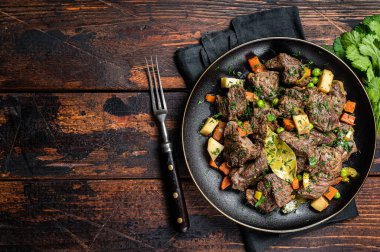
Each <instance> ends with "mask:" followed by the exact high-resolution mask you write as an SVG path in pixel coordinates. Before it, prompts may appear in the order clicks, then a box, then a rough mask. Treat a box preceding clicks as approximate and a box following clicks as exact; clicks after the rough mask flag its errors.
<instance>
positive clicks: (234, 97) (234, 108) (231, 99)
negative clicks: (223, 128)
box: [227, 87, 248, 121]
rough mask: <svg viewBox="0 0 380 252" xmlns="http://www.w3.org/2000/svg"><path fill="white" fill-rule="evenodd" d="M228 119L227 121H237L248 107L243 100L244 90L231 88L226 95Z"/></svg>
mask: <svg viewBox="0 0 380 252" xmlns="http://www.w3.org/2000/svg"><path fill="white" fill-rule="evenodd" d="M227 100H228V109H229V117H228V120H230V121H231V120H237V119H238V118H239V117H240V116H242V115H243V114H244V113H245V112H246V110H247V107H248V103H247V101H246V99H245V89H244V88H243V87H232V88H230V89H229V90H228V93H227Z"/></svg>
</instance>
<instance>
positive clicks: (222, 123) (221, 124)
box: [218, 121, 227, 129]
mask: <svg viewBox="0 0 380 252" xmlns="http://www.w3.org/2000/svg"><path fill="white" fill-rule="evenodd" d="M218 126H219V127H221V128H222V129H224V128H225V127H226V126H227V123H225V122H223V121H219V123H218Z"/></svg>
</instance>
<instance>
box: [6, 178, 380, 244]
mask: <svg viewBox="0 0 380 252" xmlns="http://www.w3.org/2000/svg"><path fill="white" fill-rule="evenodd" d="M162 186H163V185H162V184H161V181H160V180H154V179H153V180H95V181H83V180H61V181H54V182H52V181H45V182H44V181H17V182H12V181H9V182H4V181H3V182H0V204H1V214H0V222H1V225H0V231H1V232H0V233H1V235H0V248H1V245H2V246H8V247H12V246H15V247H17V248H29V249H33V250H50V249H67V250H73V249H77V250H81V249H85V250H87V249H91V250H97V251H100V250H106V249H107V250H111V251H114V250H123V251H124V250H128V251H135V250H137V249H139V250H144V251H151V250H160V249H169V250H211V251H220V250H221V251H242V250H243V244H242V240H241V237H240V231H239V228H238V226H237V225H235V224H234V223H232V222H231V221H230V220H228V219H227V218H225V217H224V216H222V215H221V214H220V213H218V212H217V211H216V210H215V209H213V208H212V207H211V205H209V204H208V203H207V201H206V200H205V199H204V198H203V197H202V196H201V194H200V193H199V192H198V190H197V189H196V187H195V185H194V184H193V183H192V182H191V181H188V180H186V181H184V182H183V186H184V192H185V197H186V202H187V205H188V210H189V214H190V221H191V228H190V230H189V231H188V232H187V233H185V234H178V233H176V232H175V231H174V229H173V228H172V227H171V225H170V222H169V220H168V219H169V217H168V211H167V210H168V209H167V207H166V204H165V198H164V195H163V192H162V190H163V188H162ZM379 189H380V178H379V177H371V178H369V179H368V180H367V182H366V184H365V186H364V187H363V190H362V191H361V192H360V193H359V195H358V197H357V204H358V208H359V212H360V216H359V217H357V218H355V219H353V220H350V221H345V222H342V223H339V224H336V225H333V226H328V227H324V228H321V229H319V230H316V231H313V232H310V233H307V232H306V233H305V234H303V235H302V234H301V235H299V236H297V237H295V238H291V239H289V240H285V241H282V242H281V243H279V244H277V245H276V246H275V247H272V248H273V249H278V250H284V249H287V250H294V249H300V250H302V249H305V248H309V249H321V248H330V249H331V248H334V249H336V250H344V249H352V250H355V251H356V250H362V251H364V250H367V251H368V250H374V249H378V248H379V247H380V239H379V236H380V209H379V207H378V204H379V202H380V190H379ZM343 197H344V195H343Z"/></svg>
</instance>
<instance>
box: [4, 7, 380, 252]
mask: <svg viewBox="0 0 380 252" xmlns="http://www.w3.org/2000/svg"><path fill="white" fill-rule="evenodd" d="M290 5H296V6H298V7H299V9H300V16H301V20H302V23H303V25H304V31H305V34H306V37H307V39H308V40H309V41H311V42H314V43H317V44H319V45H326V44H332V42H333V39H334V38H335V37H336V36H337V35H339V34H340V33H342V32H344V31H348V30H350V27H351V26H353V25H355V24H357V23H358V22H359V21H360V20H362V19H363V18H364V16H366V15H371V14H375V13H377V14H379V13H380V9H379V7H380V6H379V3H378V1H376V0H372V1H311V0H310V1H303V0H299V1H290V0H289V1H269V0H268V1H182V0H181V1H179V0H176V1H174V0H173V1H158V2H153V1H152V2H148V1H108V0H106V1H101V0H99V1H93V0H88V1H48V0H46V1H42V0H40V1H38V0H31V1H15V0H6V1H4V0H3V1H1V2H0V92H1V94H0V250H3V249H7V248H13V249H16V250H17V249H22V248H23V249H33V250H43V249H45V250H48V249H61V250H64V249H67V250H78V251H81V250H99V251H100V250H105V249H108V250H110V251H114V250H131V251H136V250H137V249H139V250H165V249H169V250H218V251H222V250H225V251H234V250H240V251H241V250H243V249H244V245H243V243H242V240H241V236H240V232H239V229H238V226H237V225H236V224H234V223H232V222H231V221H230V220H228V219H227V218H225V217H223V216H222V215H221V214H220V213H219V212H217V211H216V210H214V209H213V208H212V207H211V206H210V205H209V204H208V203H207V202H206V200H204V199H203V197H202V196H201V194H200V193H199V192H198V191H197V189H196V187H195V185H194V184H193V182H192V181H191V179H190V178H189V174H188V173H187V171H186V170H185V168H184V164H183V161H182V159H181V158H180V155H179V153H180V152H179V149H178V151H177V153H178V156H179V157H178V158H177V160H178V163H179V167H180V169H181V175H182V181H183V187H184V190H185V197H186V202H187V205H188V210H189V214H190V220H191V229H190V230H189V232H187V233H185V234H177V233H176V232H175V231H174V230H173V228H172V227H171V225H170V222H169V221H168V213H167V208H166V205H165V199H164V194H163V185H162V182H161V179H160V177H161V174H160V169H159V155H158V132H157V129H156V126H155V123H154V120H153V118H152V116H151V115H150V114H151V109H150V100H149V95H148V93H147V92H146V91H147V87H148V86H147V80H146V74H145V70H144V57H146V56H150V55H152V54H153V55H158V57H159V60H160V63H161V72H162V81H163V84H164V87H165V88H166V99H167V103H168V107H169V110H170V112H169V118H168V122H167V126H168V129H169V132H170V134H171V139H172V140H173V142H174V143H175V146H178V148H179V144H178V143H179V125H180V120H181V116H182V111H183V106H184V103H185V100H186V98H187V95H188V91H189V90H187V89H186V87H185V84H184V82H183V80H182V78H181V76H180V75H179V74H178V72H177V70H176V67H175V65H174V61H173V54H174V52H175V50H177V49H178V48H181V47H185V46H188V45H191V44H196V43H198V39H199V38H200V35H201V34H202V33H204V32H206V31H217V30H221V29H224V28H226V27H228V25H229V21H230V20H231V19H232V18H233V17H235V16H237V15H242V14H249V13H252V12H255V11H260V10H266V9H270V8H274V7H280V6H290ZM377 153H378V154H377V155H376V158H375V161H374V166H373V169H372V172H371V175H370V177H369V178H368V179H367V181H366V183H365V185H364V187H363V189H362V191H361V192H360V193H359V194H358V196H357V200H356V201H357V204H358V209H359V213H360V216H359V217H357V218H355V219H354V220H351V221H345V222H343V223H339V224H336V225H333V226H328V227H325V228H322V229H319V230H316V231H313V232H310V233H308V234H305V235H303V236H298V237H296V238H292V239H289V240H287V241H282V242H281V243H279V244H277V245H276V246H274V247H271V249H277V250H289V251H295V250H305V249H307V250H309V249H313V250H319V251H323V250H327V249H328V250H339V251H340V250H342V249H347V250H352V251H358V250H363V251H368V250H380V209H379V203H380V190H379V189H380V177H379V175H380V164H379V163H380V151H379V150H378V151H377ZM342 196H343V197H344V195H342Z"/></svg>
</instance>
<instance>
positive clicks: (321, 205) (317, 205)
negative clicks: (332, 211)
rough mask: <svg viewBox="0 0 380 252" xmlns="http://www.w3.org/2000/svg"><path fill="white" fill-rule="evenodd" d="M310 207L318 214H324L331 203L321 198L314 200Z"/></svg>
mask: <svg viewBox="0 0 380 252" xmlns="http://www.w3.org/2000/svg"><path fill="white" fill-rule="evenodd" d="M310 205H311V207H312V208H314V209H315V210H317V211H318V212H322V211H323V210H325V209H326V208H327V207H328V206H329V202H328V201H327V200H326V199H325V198H324V197H323V196H321V197H319V198H318V199H315V200H313V201H312V202H311V204H310Z"/></svg>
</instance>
